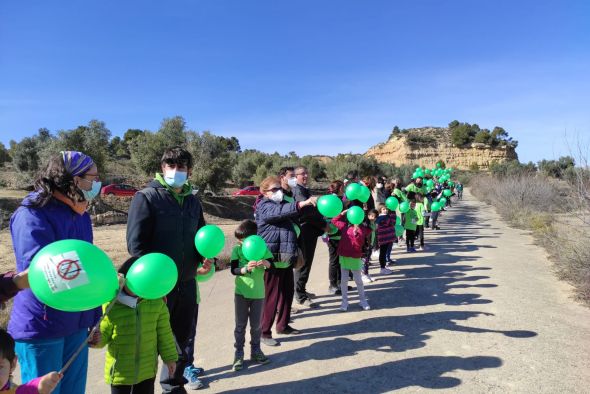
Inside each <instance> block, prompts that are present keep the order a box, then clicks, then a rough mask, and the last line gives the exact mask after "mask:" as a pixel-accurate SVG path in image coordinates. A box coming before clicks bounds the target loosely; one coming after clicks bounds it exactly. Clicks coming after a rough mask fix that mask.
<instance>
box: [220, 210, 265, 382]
mask: <svg viewBox="0 0 590 394" xmlns="http://www.w3.org/2000/svg"><path fill="white" fill-rule="evenodd" d="M257 231H258V226H257V225H256V223H255V222H253V221H252V220H244V221H243V222H241V223H240V225H239V226H238V227H237V228H236V230H235V232H234V235H235V237H236V238H237V240H238V244H237V245H236V246H234V248H233V249H232V253H231V260H230V263H231V273H232V274H233V275H236V280H235V284H236V289H235V298H234V305H235V316H236V328H235V330H234V337H235V340H236V342H235V344H234V347H235V348H236V353H235V357H234V363H233V369H234V371H239V370H241V369H242V368H243V367H244V343H245V341H246V326H247V325H248V320H250V346H251V357H252V361H254V362H256V363H259V364H267V363H269V362H270V360H269V359H268V357H266V356H265V355H264V353H263V352H262V349H260V338H261V334H262V310H263V307H264V270H265V269H268V268H271V266H272V265H271V262H270V261H269V260H271V259H272V258H273V256H272V253H270V252H269V251H268V249H267V250H266V254H265V256H264V258H265V260H258V261H254V260H252V261H250V260H249V259H248V258H247V257H246V256H244V252H243V250H242V246H243V245H242V242H243V241H244V239H246V238H247V237H249V236H252V235H256V233H257Z"/></svg>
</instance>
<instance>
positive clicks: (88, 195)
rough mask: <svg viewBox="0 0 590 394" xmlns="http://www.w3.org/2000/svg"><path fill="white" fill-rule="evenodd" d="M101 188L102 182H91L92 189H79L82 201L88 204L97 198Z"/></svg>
mask: <svg viewBox="0 0 590 394" xmlns="http://www.w3.org/2000/svg"><path fill="white" fill-rule="evenodd" d="M84 180H86V179H84ZM101 187H102V182H100V181H98V182H97V181H92V188H91V189H90V190H84V189H80V190H82V194H83V195H84V199H85V200H86V201H88V202H90V201H92V199H93V198H95V197H96V196H98V193H100V188H101Z"/></svg>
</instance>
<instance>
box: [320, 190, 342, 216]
mask: <svg viewBox="0 0 590 394" xmlns="http://www.w3.org/2000/svg"><path fill="white" fill-rule="evenodd" d="M318 211H320V213H321V214H322V215H324V216H325V217H327V218H334V217H336V216H338V215H339V214H340V212H342V200H340V198H339V197H338V196H337V195H335V194H327V195H325V196H321V197H320V198H318Z"/></svg>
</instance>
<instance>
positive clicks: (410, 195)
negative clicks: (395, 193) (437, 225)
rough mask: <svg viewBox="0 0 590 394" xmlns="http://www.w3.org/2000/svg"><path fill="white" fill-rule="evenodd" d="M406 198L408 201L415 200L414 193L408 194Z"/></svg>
mask: <svg viewBox="0 0 590 394" xmlns="http://www.w3.org/2000/svg"><path fill="white" fill-rule="evenodd" d="M406 197H407V198H408V200H413V199H415V198H416V192H408V195H407V196H406Z"/></svg>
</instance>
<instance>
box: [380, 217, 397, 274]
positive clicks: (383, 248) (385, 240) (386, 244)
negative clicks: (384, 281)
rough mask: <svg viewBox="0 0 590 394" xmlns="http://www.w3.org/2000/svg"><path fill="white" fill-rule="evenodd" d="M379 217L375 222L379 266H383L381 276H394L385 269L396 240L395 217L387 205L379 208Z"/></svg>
mask: <svg viewBox="0 0 590 394" xmlns="http://www.w3.org/2000/svg"><path fill="white" fill-rule="evenodd" d="M379 210H380V212H379V216H378V217H377V220H376V221H375V222H376V223H377V243H378V245H379V265H380V266H381V272H380V273H381V275H389V274H392V273H393V271H391V270H390V269H388V268H386V267H385V264H386V263H387V259H388V257H389V253H391V248H392V245H393V242H394V241H395V240H396V239H395V216H393V217H392V216H391V215H390V213H389V210H388V209H387V207H386V206H385V205H381V206H380V207H379Z"/></svg>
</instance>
